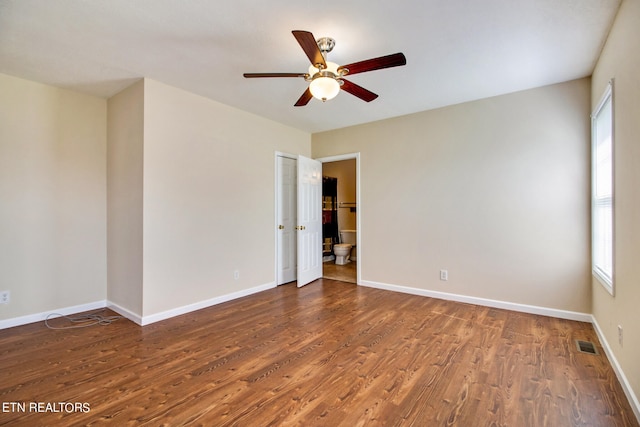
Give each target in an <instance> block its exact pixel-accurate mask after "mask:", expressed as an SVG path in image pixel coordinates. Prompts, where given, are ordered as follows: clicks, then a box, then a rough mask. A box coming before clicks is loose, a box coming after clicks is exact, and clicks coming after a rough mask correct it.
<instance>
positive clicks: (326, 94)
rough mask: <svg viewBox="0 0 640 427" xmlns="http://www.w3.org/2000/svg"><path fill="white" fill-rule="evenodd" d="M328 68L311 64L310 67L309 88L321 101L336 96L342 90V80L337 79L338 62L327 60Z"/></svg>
mask: <svg viewBox="0 0 640 427" xmlns="http://www.w3.org/2000/svg"><path fill="white" fill-rule="evenodd" d="M326 63H327V68H324V69H319V68H316V67H314V66H313V65H311V66H310V67H309V76H310V78H311V83H309V90H310V91H311V95H313V97H314V98H316V99H319V100H321V101H323V102H324V101H328V100H330V99H333V98H335V97H336V96H337V95H338V93H339V92H340V82H338V80H336V76H337V75H338V64H336V63H334V62H331V61H326Z"/></svg>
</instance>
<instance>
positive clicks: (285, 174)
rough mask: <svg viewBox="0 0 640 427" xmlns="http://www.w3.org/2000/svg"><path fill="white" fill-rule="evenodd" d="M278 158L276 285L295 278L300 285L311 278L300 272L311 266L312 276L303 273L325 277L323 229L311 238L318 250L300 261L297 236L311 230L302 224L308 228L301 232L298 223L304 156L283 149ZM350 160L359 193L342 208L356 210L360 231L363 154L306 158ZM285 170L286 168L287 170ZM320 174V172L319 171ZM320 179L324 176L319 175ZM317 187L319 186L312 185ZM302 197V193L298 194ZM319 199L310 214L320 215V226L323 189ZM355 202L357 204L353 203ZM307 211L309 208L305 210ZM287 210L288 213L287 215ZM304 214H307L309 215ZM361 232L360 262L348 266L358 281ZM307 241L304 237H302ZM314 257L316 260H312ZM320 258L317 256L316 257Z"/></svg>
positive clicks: (360, 253) (318, 162) (323, 160)
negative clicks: (352, 164) (301, 276)
mask: <svg viewBox="0 0 640 427" xmlns="http://www.w3.org/2000/svg"><path fill="white" fill-rule="evenodd" d="M275 154H276V156H275V160H276V165H275V166H276V183H275V184H276V191H275V193H276V197H275V198H276V206H275V208H276V209H275V210H276V215H275V220H276V221H275V222H276V227H275V229H276V230H275V232H276V257H275V258H276V259H275V270H276V284H277V285H281V284H284V283H289V282H292V281H294V280H297V281H298V286H300V285H301V282H300V279H305V280H303V281H302V282H303V283H304V282H306V281H307V280H308V278H300V277H298V276H299V275H300V274H301V272H307V271H309V267H313V269H312V270H313V274H311V275H309V274H306V273H305V274H304V275H305V276H309V277H322V276H323V267H324V266H323V262H322V261H323V250H322V239H321V237H322V236H321V232H320V236H319V237H320V238H319V239H312V240H313V241H314V242H317V244H312V245H311V246H313V247H316V246H317V249H318V250H317V251H315V252H314V253H312V254H311V253H308V255H307V256H305V255H304V254H303V258H304V259H301V260H298V256H299V255H298V253H299V252H300V249H301V245H300V241H299V239H296V238H295V237H294V236H298V237H302V236H303V235H304V234H305V233H308V230H307V229H308V228H309V227H308V226H306V227H304V226H303V227H301V228H303V229H305V230H304V231H303V233H302V235H301V233H300V231H299V228H300V224H299V222H300V221H301V220H303V218H298V212H297V211H298V209H299V204H300V200H296V196H297V194H298V193H299V192H300V190H301V189H300V188H297V187H300V185H301V183H300V178H301V177H299V176H298V175H299V174H300V171H299V169H300V165H299V164H298V163H299V162H298V160H300V159H305V158H304V157H302V156H294V155H290V154H285V153H280V152H276V153H275ZM349 159H355V188H356V193H355V201H352V200H344V201H343V202H351V205H352V206H348V204H347V203H345V204H343V209H349V211H351V209H353V210H354V211H355V212H354V214H355V217H356V220H355V230H359V229H360V211H359V209H358V207H359V205H360V175H359V174H360V154H359V153H354V154H345V155H340V156H332V157H325V158H321V159H316V161H313V160H311V159H306V160H305V161H311V162H315V163H316V164H319V166H322V165H323V164H324V163H328V164H329V163H332V162H339V161H342V160H349ZM285 169H286V171H285ZM320 175H321V174H320ZM320 178H321V177H320ZM303 181H304V179H303ZM306 185H307V184H304V185H303V186H306ZM313 187H316V186H313ZM318 187H319V188H320V189H321V187H322V180H321V179H320V180H319V186H318ZM285 193H286V194H285ZM312 193H313V194H315V193H316V192H315V191H312ZM298 198H299V196H298ZM312 199H314V200H315V199H316V197H315V196H313V197H312ZM317 201H318V203H317V204H316V206H315V207H314V208H313V209H312V210H313V212H311V214H313V215H311V216H313V217H317V218H318V224H319V226H320V227H321V225H322V224H321V217H322V203H321V201H322V195H321V191H319V192H317ZM353 205H355V206H353ZM306 210H307V211H308V209H306ZM285 212H288V213H286V214H285ZM307 214H309V212H307ZM307 214H305V215H307ZM283 215H284V216H287V217H288V218H291V221H290V222H289V223H288V224H290V225H286V226H285V224H284V223H283V222H284V216H283ZM286 230H296V231H295V232H292V233H291V234H288V233H287V232H286ZM360 234H361V233H357V239H356V245H355V246H356V251H357V256H356V257H357V261H356V262H353V263H350V264H351V265H350V266H349V268H350V269H352V270H355V274H354V273H353V272H352V273H351V275H350V277H351V278H352V279H351V280H350V281H353V282H355V283H358V282H359V279H360V274H361V273H360V266H361V262H360V261H361V260H362V250H361V245H360V242H361V236H360ZM303 240H304V239H303ZM311 258H313V259H311ZM316 258H317V259H316ZM300 262H302V264H304V265H303V266H302V270H301V268H300V267H301V266H300V265H299V263H300ZM315 265H317V268H316V267H314V266H315ZM316 269H317V271H318V273H315V270H316Z"/></svg>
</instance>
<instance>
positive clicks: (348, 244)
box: [333, 230, 356, 265]
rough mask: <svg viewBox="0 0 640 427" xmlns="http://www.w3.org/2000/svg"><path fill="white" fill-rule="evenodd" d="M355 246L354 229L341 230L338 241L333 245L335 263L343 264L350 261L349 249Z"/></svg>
mask: <svg viewBox="0 0 640 427" xmlns="http://www.w3.org/2000/svg"><path fill="white" fill-rule="evenodd" d="M355 246H356V230H341V231H340V243H338V244H335V245H333V253H334V254H335V256H336V264H337V265H345V264H348V263H350V262H351V251H352V250H355Z"/></svg>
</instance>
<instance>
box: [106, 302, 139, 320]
mask: <svg viewBox="0 0 640 427" xmlns="http://www.w3.org/2000/svg"><path fill="white" fill-rule="evenodd" d="M107 308H109V309H111V310H113V311H115V312H116V313H118V314H119V315H121V316H124V317H126V318H127V319H129V320H131V321H132V322H133V323H137V324H138V325H142V317H141V316H140V315H139V314H138V313H134V312H133V311H131V310H129V309H127V308H124V307H122V306H120V305H118V304H116V303H114V302H111V301H107Z"/></svg>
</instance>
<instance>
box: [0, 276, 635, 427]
mask: <svg viewBox="0 0 640 427" xmlns="http://www.w3.org/2000/svg"><path fill="white" fill-rule="evenodd" d="M108 314H112V313H110V312H108ZM52 323H53V322H52ZM55 323H56V324H57V325H61V324H62V323H63V322H62V320H61V319H58V320H56V322H55ZM576 339H580V340H586V341H592V342H594V343H596V347H597V349H598V352H599V354H598V355H590V354H583V353H580V352H578V350H577V348H576V345H575V340H576ZM0 402H1V404H2V407H1V408H0V409H2V412H0V424H2V425H12V426H21V425H24V426H38V425H49V426H51V425H65V426H69V425H103V424H112V425H118V426H124V425H150V426H158V425H172V426H174V425H206V426H235V425H237V426H252V427H253V426H280V425H283V426H287V425H300V426H364V425H366V426H397V425H407V426H449V425H452V426H518V427H520V426H578V425H579V426H638V423H637V421H636V420H635V418H634V415H633V412H632V409H631V407H630V406H629V403H628V402H627V401H626V399H625V396H624V394H623V391H622V389H621V387H620V385H619V383H618V381H617V379H616V377H615V375H614V373H613V371H612V369H611V367H610V365H609V363H608V361H607V359H606V357H605V356H604V352H603V351H602V348H601V347H600V345H599V343H598V341H597V338H596V335H595V332H594V330H593V328H592V326H591V325H590V324H587V323H581V322H574V321H567V320H561V319H555V318H549V317H543V316H535V315H528V314H522V313H516V312H510V311H505V310H499V309H492V308H486V307H479V306H474V305H468V304H461V303H454V302H447V301H442V300H437V299H431V298H425V297H419V296H412V295H405V294H399V293H393V292H388V291H383V290H378V289H371V288H365V287H359V286H355V285H352V284H348V283H343V282H338V281H333V280H327V279H323V280H319V281H316V282H314V283H312V284H310V285H307V286H306V287H303V288H300V289H298V288H296V287H295V283H293V284H288V285H284V286H280V287H278V288H275V289H272V290H268V291H265V292H261V293H259V294H255V295H252V296H249V297H245V298H241V299H238V300H234V301H231V302H228V303H224V304H220V305H217V306H214V307H210V308H207V309H204V310H200V311H197V312H194V313H190V314H186V315H183V316H179V317H176V318H173V319H169V320H166V321H162V322H158V323H154V324H151V325H148V326H145V327H140V326H137V325H135V324H133V323H131V322H129V321H128V320H119V321H117V322H115V323H113V324H111V325H109V326H94V327H89V328H84V329H71V330H49V329H47V328H46V327H45V326H44V324H42V323H37V324H30V325H25V326H20V327H17V328H11V329H5V330H2V331H0ZM12 402H13V403H15V404H20V403H22V404H24V405H25V410H24V411H21V410H20V409H21V408H20V407H19V406H18V407H16V406H15V404H14V406H13V407H11V404H12ZM38 402H40V403H41V404H42V406H41V407H38V406H37V404H38ZM60 402H63V403H60ZM64 402H66V403H68V404H71V406H69V405H68V404H64ZM33 403H35V405H36V406H33V407H31V406H30V405H33ZM47 403H49V404H50V408H47V407H46V404H47ZM74 403H77V404H79V405H80V406H77V407H76V406H73V404H74ZM83 403H84V404H85V406H82V405H83ZM56 405H57V406H56ZM31 409H43V410H48V411H46V412H36V411H33V410H31ZM70 409H73V410H70ZM55 410H58V412H54V411H55ZM67 411H68V412H67Z"/></svg>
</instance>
